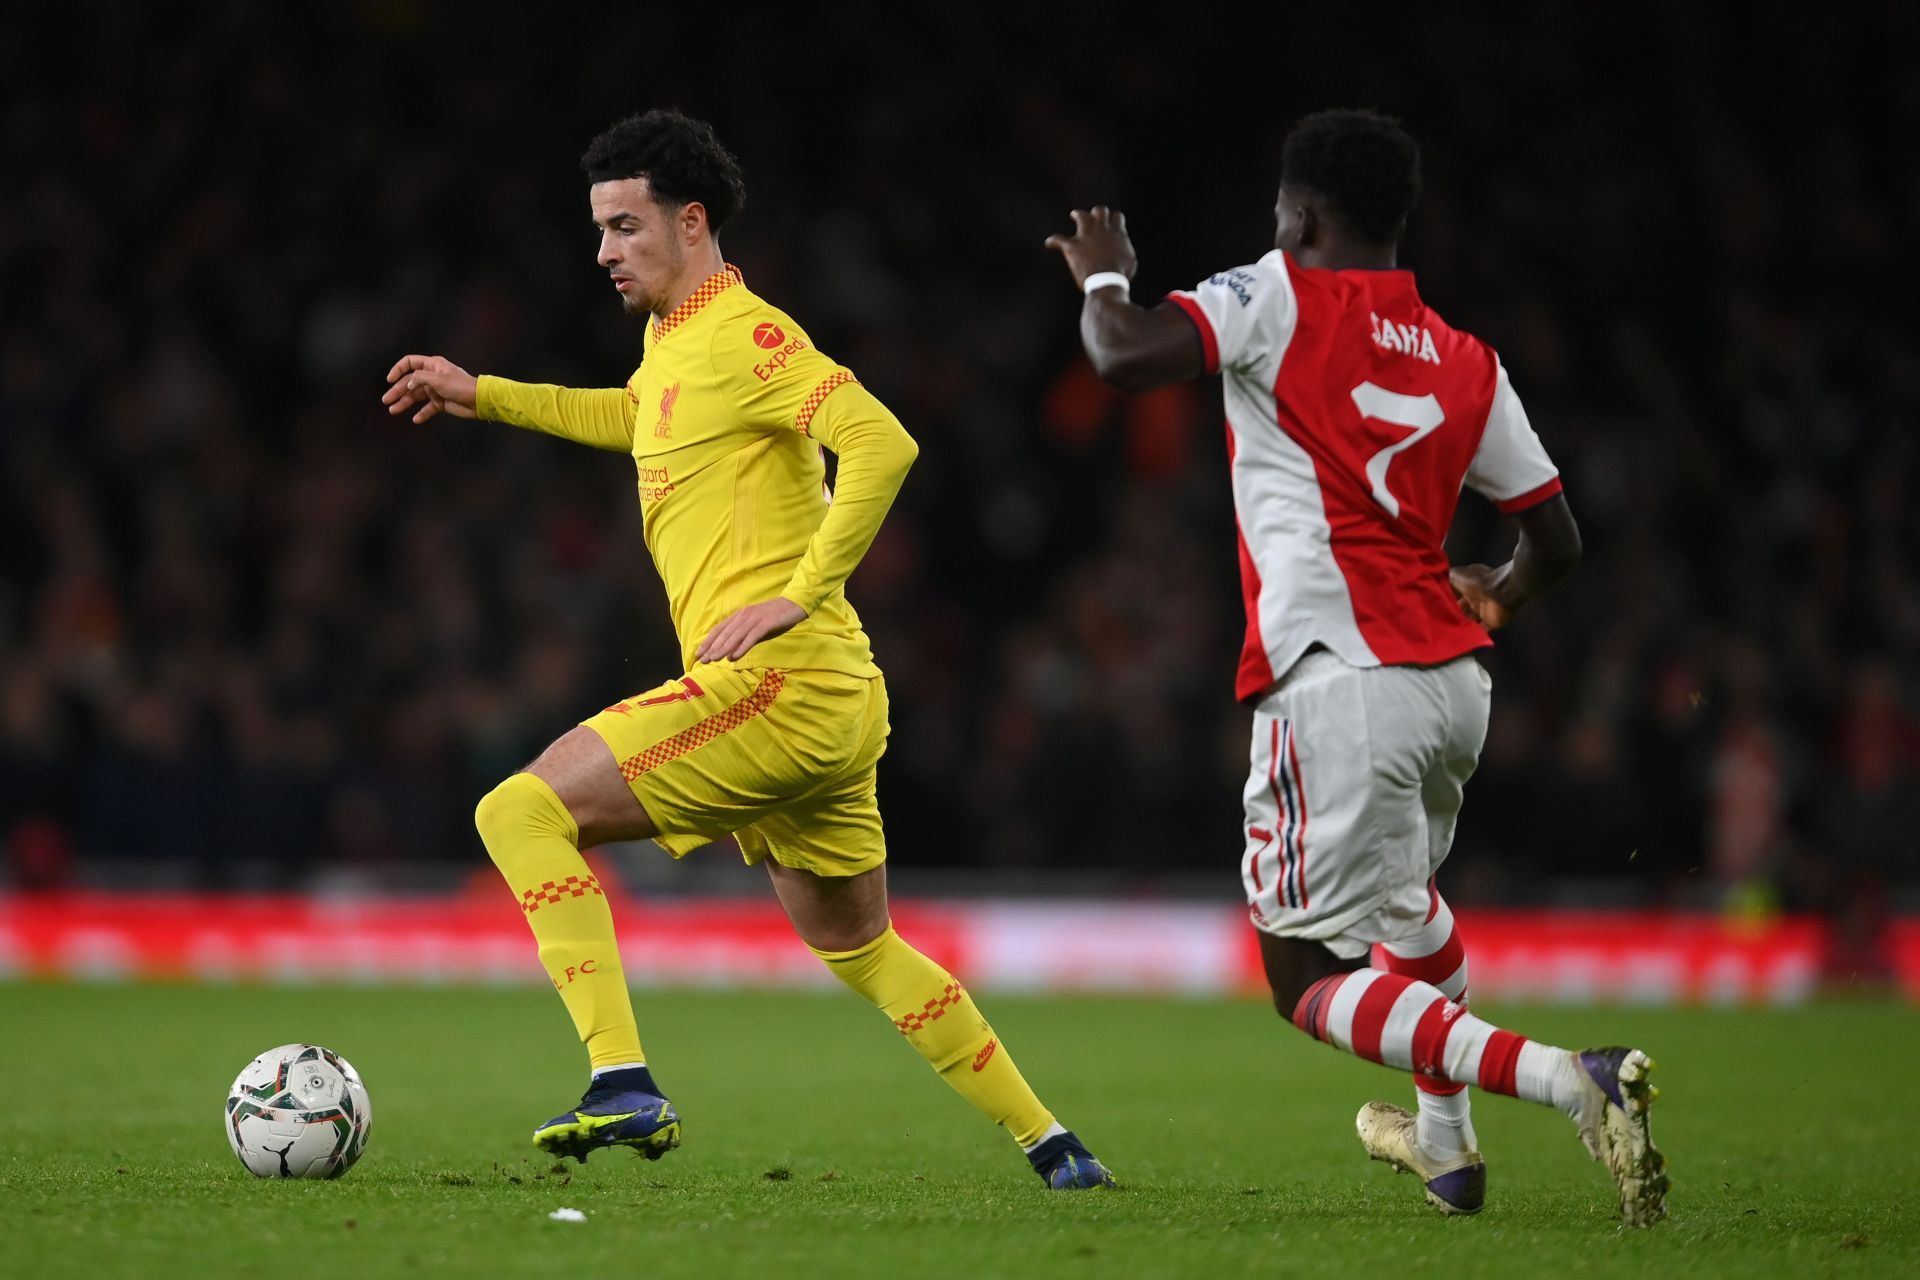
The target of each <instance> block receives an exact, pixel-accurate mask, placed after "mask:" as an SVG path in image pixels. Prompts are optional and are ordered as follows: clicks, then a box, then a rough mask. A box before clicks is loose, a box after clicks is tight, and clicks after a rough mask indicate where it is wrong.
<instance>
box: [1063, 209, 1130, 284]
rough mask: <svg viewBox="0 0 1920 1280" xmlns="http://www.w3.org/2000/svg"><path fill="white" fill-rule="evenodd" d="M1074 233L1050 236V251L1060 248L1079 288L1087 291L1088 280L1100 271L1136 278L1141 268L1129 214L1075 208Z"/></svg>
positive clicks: (1116, 210) (1107, 210)
mask: <svg viewBox="0 0 1920 1280" xmlns="http://www.w3.org/2000/svg"><path fill="white" fill-rule="evenodd" d="M1068 216H1069V217H1071V218H1072V219H1073V234H1072V235H1070V236H1063V235H1051V236H1048V237H1047V248H1049V249H1057V250H1059V251H1060V256H1062V257H1063V258H1065V259H1066V260H1067V270H1069V271H1071V272H1073V283H1074V285H1075V286H1076V287H1080V288H1085V287H1086V283H1087V277H1088V276H1090V275H1092V274H1093V273H1094V272H1096V271H1118V272H1120V274H1122V275H1124V276H1126V277H1127V279H1129V280H1131V279H1133V273H1134V272H1136V271H1138V270H1139V269H1140V259H1139V258H1138V257H1136V256H1135V255H1134V252H1133V241H1132V240H1131V239H1129V238H1128V237H1127V215H1126V214H1124V213H1121V212H1120V211H1119V210H1118V209H1109V208H1107V206H1105V205H1103V204H1097V205H1095V206H1093V208H1092V209H1075V210H1074V211H1073V212H1072V213H1071V214H1069V215H1068Z"/></svg>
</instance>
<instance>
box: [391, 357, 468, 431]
mask: <svg viewBox="0 0 1920 1280" xmlns="http://www.w3.org/2000/svg"><path fill="white" fill-rule="evenodd" d="M387 381H388V382H390V383H392V384H393V385H392V386H390V387H388V388H387V393H386V394H385V395H383V396H381V397H380V403H381V404H384V405H386V406H387V412H388V413H391V414H402V413H406V412H408V411H409V410H412V409H414V407H415V406H416V405H417V406H419V408H418V411H417V412H415V413H414V415H413V420H414V421H415V422H425V421H426V420H427V419H428V418H431V417H433V416H434V415H435V414H437V413H443V412H444V413H450V414H452V415H453V416H454V417H456V418H472V417H477V416H478V414H477V413H476V412H475V410H474V405H475V400H476V397H477V396H478V395H479V387H480V383H479V380H478V379H477V378H475V377H474V376H473V375H472V374H470V373H468V372H467V371H466V370H465V369H462V368H461V367H460V366H459V365H457V364H455V363H453V361H451V360H449V359H447V358H446V357H445V356H401V357H400V358H399V359H398V360H397V361H395V362H394V365H393V368H391V369H389V370H387Z"/></svg>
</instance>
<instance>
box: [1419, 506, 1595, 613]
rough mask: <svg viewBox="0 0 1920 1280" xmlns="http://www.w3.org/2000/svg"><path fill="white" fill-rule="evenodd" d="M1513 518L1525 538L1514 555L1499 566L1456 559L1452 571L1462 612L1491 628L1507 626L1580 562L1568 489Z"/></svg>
mask: <svg viewBox="0 0 1920 1280" xmlns="http://www.w3.org/2000/svg"><path fill="white" fill-rule="evenodd" d="M1514 520H1515V521H1517V522H1518V523H1519V525H1520V541H1519V542H1518V543H1516V544H1515V546H1514V548H1513V559H1511V560H1509V561H1507V563H1505V564H1503V565H1501V566H1499V567H1498V568H1494V567H1492V566H1489V565H1484V564H1463V565H1456V566H1454V569H1453V571H1452V575H1451V576H1452V579H1453V594H1454V595H1455V596H1456V597H1457V598H1458V599H1459V601H1460V612H1462V613H1464V614H1466V615H1467V616H1468V617H1469V618H1472V619H1473V620H1474V621H1475V622H1478V623H1479V624H1480V625H1481V626H1483V627H1485V628H1486V629H1487V630H1489V631H1493V630H1497V629H1498V628H1500V627H1504V626H1506V625H1507V623H1509V622H1511V621H1512V620H1513V615H1514V614H1515V613H1517V612H1519V610H1520V606H1521V605H1523V604H1525V603H1526V602H1527V601H1529V600H1531V599H1533V598H1534V597H1535V596H1538V595H1543V594H1545V593H1546V592H1548V591H1551V590H1552V589H1553V588H1554V587H1556V586H1558V585H1559V584H1560V583H1561V581H1562V580H1564V579H1565V578H1566V576H1567V575H1568V574H1570V573H1572V572H1573V571H1574V569H1575V568H1576V567H1577V566H1578V565H1579V563H1580V551H1581V548H1580V526H1579V525H1577V524H1575V523H1574V519H1573V508H1572V507H1570V506H1568V505H1567V499H1566V495H1565V494H1555V495H1554V496H1553V497H1551V498H1548V499H1547V500H1546V501H1545V502H1542V503H1540V504H1539V505H1538V506H1533V507H1528V508H1527V509H1526V510H1525V511H1522V512H1519V513H1518V514H1516V515H1515V516H1514Z"/></svg>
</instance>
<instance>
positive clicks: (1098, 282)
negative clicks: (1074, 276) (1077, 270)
mask: <svg viewBox="0 0 1920 1280" xmlns="http://www.w3.org/2000/svg"><path fill="white" fill-rule="evenodd" d="M1114 286H1118V287H1119V288H1120V289H1121V290H1123V291H1126V292H1129V293H1130V292H1131V291H1132V289H1133V281H1131V280H1129V279H1127V277H1126V275H1125V274H1124V273H1123V272H1119V271H1096V272H1094V273H1093V274H1092V275H1090V276H1088V277H1087V282H1086V283H1085V284H1084V285H1082V286H1081V288H1083V289H1085V290H1086V291H1087V296H1088V297H1092V296H1093V291H1094V290H1095V289H1106V288H1111V287H1114Z"/></svg>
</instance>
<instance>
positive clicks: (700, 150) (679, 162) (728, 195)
mask: <svg viewBox="0 0 1920 1280" xmlns="http://www.w3.org/2000/svg"><path fill="white" fill-rule="evenodd" d="M580 167H581V168H582V169H584V170H585V171H586V174H587V180H588V181H589V182H618V181H620V180H621V179H622V178H645V179H646V180H647V187H648V189H649V190H650V191H652V192H653V197H654V199H655V200H658V201H659V202H660V203H661V204H663V205H668V206H672V207H678V206H681V205H687V204H692V203H693V202H694V201H696V200H697V201H699V202H700V203H701V204H702V205H705V206H706V210H707V225H708V226H710V227H711V228H713V229H714V230H715V231H718V230H719V229H720V228H721V227H722V226H723V225H725V223H726V221H727V219H729V218H731V217H732V216H733V215H734V214H736V213H738V212H740V207H741V206H742V205H744V204H745V203H746V202H747V184H746V181H745V179H743V178H742V177H741V176H740V162H739V161H738V160H736V159H734V158H733V153H732V152H730V151H728V150H727V149H726V147H725V146H724V145H723V144H722V143H721V141H720V139H719V137H718V136H717V135H715V133H714V132H713V126H712V125H710V124H708V123H707V122H706V121H704V120H695V119H694V118H693V117H692V116H687V115H682V114H681V113H680V112H678V111H671V110H664V109H659V108H656V109H655V110H652V111H648V112H646V113H644V114H642V115H633V116H628V117H627V118H626V119H624V120H622V121H620V122H619V123H617V124H615V125H614V126H613V127H612V128H610V129H608V130H607V131H606V132H605V133H603V134H601V135H600V136H599V137H597V138H595V139H594V140H593V141H592V142H591V143H590V144H588V146H587V152H586V154H585V155H583V156H581V157H580Z"/></svg>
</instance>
